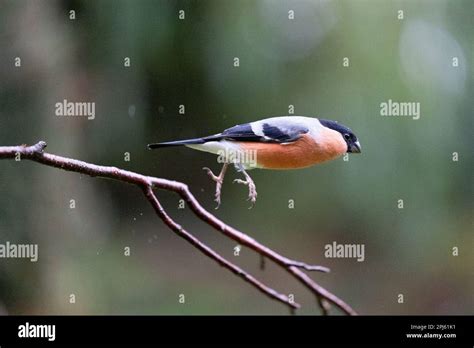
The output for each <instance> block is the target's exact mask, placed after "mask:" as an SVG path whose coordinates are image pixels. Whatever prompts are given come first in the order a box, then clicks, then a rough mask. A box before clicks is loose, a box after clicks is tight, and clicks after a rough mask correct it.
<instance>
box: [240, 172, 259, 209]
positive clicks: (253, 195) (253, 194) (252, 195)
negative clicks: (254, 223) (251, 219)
mask: <svg viewBox="0 0 474 348" xmlns="http://www.w3.org/2000/svg"><path fill="white" fill-rule="evenodd" d="M242 173H243V174H244V175H245V180H241V179H235V180H234V182H236V183H238V184H244V185H246V186H248V187H249V198H248V199H247V200H248V201H250V202H251V203H252V205H251V206H250V207H249V209H251V208H252V207H253V206H254V205H255V202H256V201H257V188H256V186H255V183H254V182H253V180H252V178H251V177H250V175H248V174H247V172H246V171H243V172H242Z"/></svg>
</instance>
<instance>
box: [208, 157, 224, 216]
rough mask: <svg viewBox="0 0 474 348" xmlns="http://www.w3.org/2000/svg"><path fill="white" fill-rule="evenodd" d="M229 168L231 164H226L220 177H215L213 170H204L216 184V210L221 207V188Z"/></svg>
mask: <svg viewBox="0 0 474 348" xmlns="http://www.w3.org/2000/svg"><path fill="white" fill-rule="evenodd" d="M228 166H229V163H224V165H223V166H222V169H221V172H220V173H219V175H218V176H215V175H214V173H213V172H212V170H210V169H209V168H207V167H204V168H202V169H203V170H205V171H206V172H207V175H209V176H210V178H211V179H212V180H213V181H215V183H216V194H215V197H216V198H215V199H214V200H215V201H216V202H217V207H216V209H218V208H219V206H220V205H221V188H222V184H223V182H224V176H225V172H226V170H227V167H228Z"/></svg>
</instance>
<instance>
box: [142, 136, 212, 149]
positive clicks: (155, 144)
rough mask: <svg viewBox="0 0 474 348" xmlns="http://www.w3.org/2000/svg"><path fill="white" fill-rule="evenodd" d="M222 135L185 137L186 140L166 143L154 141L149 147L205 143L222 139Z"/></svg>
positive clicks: (157, 147)
mask: <svg viewBox="0 0 474 348" xmlns="http://www.w3.org/2000/svg"><path fill="white" fill-rule="evenodd" d="M220 139H221V137H220V135H211V136H209V137H205V138H195V139H185V140H176V141H167V142H164V143H153V144H148V148H149V149H150V150H152V149H159V148H161V147H171V146H183V145H192V144H204V143H206V142H208V141H213V140H220Z"/></svg>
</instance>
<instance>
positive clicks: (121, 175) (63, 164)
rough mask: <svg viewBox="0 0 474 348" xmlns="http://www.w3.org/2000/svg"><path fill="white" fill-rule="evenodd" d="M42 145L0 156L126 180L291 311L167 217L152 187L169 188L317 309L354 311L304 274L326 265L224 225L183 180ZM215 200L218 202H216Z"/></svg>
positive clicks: (9, 149)
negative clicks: (290, 280)
mask: <svg viewBox="0 0 474 348" xmlns="http://www.w3.org/2000/svg"><path fill="white" fill-rule="evenodd" d="M45 148H46V142H44V141H39V142H38V143H36V144H34V145H31V146H27V145H20V146H0V159H13V158H15V157H16V156H18V154H20V157H21V159H28V160H31V161H34V162H38V163H41V164H43V165H46V166H50V167H55V168H60V169H64V170H67V171H71V172H76V173H81V174H86V175H89V176H93V177H102V178H109V179H114V180H118V181H122V182H126V183H129V184H133V185H135V186H138V187H139V188H141V189H142V191H143V193H144V195H145V197H146V199H147V200H148V201H149V202H150V204H151V206H152V207H153V209H154V211H155V212H156V214H157V215H158V217H159V218H160V219H161V220H162V221H163V222H164V223H165V224H166V225H167V226H168V227H169V228H170V229H171V230H172V231H174V232H175V233H176V234H177V235H178V236H180V237H181V238H183V239H185V240H186V241H188V242H189V243H190V244H192V245H193V246H194V247H195V248H197V249H198V250H200V251H201V252H202V253H203V254H205V255H206V256H208V257H210V258H211V259H213V260H214V261H216V262H217V263H218V264H219V265H220V266H222V267H224V268H227V269H228V270H229V271H231V272H232V273H234V274H235V275H236V276H238V277H240V278H242V279H243V280H244V281H246V282H247V283H249V284H250V285H252V286H253V287H255V288H256V289H258V290H259V291H260V292H262V293H263V294H264V295H266V296H267V297H269V298H271V299H274V300H276V301H279V302H281V303H283V304H284V305H286V306H287V307H288V308H289V309H290V310H291V311H292V313H293V312H294V311H295V310H296V309H298V308H300V307H301V305H300V304H299V303H296V302H294V301H292V300H290V299H289V297H288V296H287V295H285V294H282V293H280V292H278V291H276V290H275V289H273V288H271V287H269V286H268V285H266V284H264V283H263V282H261V281H260V280H258V279H257V278H256V277H254V276H252V275H251V274H249V273H248V272H247V271H245V270H243V269H242V268H240V267H239V266H237V265H235V264H234V263H232V262H230V261H229V260H227V259H226V258H224V257H223V256H221V255H220V254H218V253H217V252H216V251H214V250H213V249H212V248H210V247H209V246H208V245H206V244H204V243H203V242H202V241H200V240H199V239H198V238H196V237H195V236H194V235H193V234H191V233H190V232H189V231H187V230H186V229H185V228H183V227H182V226H181V225H179V224H178V223H177V222H176V221H174V220H173V218H171V217H170V216H169V215H168V213H167V212H166V210H165V209H164V208H163V206H162V205H161V203H160V201H159V200H158V198H157V196H156V194H155V192H154V189H155V188H156V189H162V190H167V191H173V192H175V193H177V194H178V195H180V196H181V197H182V198H183V199H184V200H185V201H186V202H187V203H188V206H189V207H190V209H191V210H192V211H193V213H194V214H195V215H196V216H197V217H198V218H199V219H201V220H202V221H204V222H205V223H207V224H208V225H209V226H211V227H213V228H214V229H215V230H217V231H219V232H220V233H222V234H224V235H225V236H227V237H228V238H230V239H232V240H234V241H236V242H238V243H239V244H240V245H244V246H247V247H248V248H250V249H252V250H253V251H255V252H256V253H258V254H259V255H260V257H261V258H262V259H269V260H271V261H273V262H274V263H276V264H277V265H279V266H280V267H281V268H283V269H284V270H286V271H287V272H288V273H289V274H290V275H292V276H293V277H294V278H295V279H296V280H297V281H299V282H300V283H302V284H303V285H304V286H305V287H306V288H307V289H308V290H309V291H311V292H312V293H313V294H314V295H315V296H316V299H317V303H318V305H319V307H320V309H321V312H322V314H325V315H327V314H329V310H330V307H331V305H332V306H334V307H337V308H338V309H339V310H340V311H342V312H343V313H346V314H349V315H355V314H357V313H356V312H355V311H354V310H353V309H352V308H351V307H350V306H349V305H348V304H347V303H345V302H344V301H343V300H341V299H340V298H339V297H337V296H336V295H334V294H333V293H331V292H330V291H328V290H326V289H325V288H323V287H322V286H320V285H319V284H318V283H316V282H315V281H314V280H313V279H312V278H311V277H309V276H308V274H306V273H305V272H304V271H308V272H312V271H316V272H323V273H327V272H329V269H328V268H326V267H323V266H318V265H310V264H307V263H304V262H300V261H296V260H292V259H289V258H287V257H285V256H283V255H281V254H279V253H277V252H275V251H273V250H272V249H270V248H269V247H267V246H265V245H263V244H261V243H259V242H257V241H256V240H255V239H253V238H251V237H250V236H248V235H246V234H245V233H243V232H241V231H239V230H237V229H235V228H233V227H231V226H229V225H227V224H226V223H224V222H223V221H221V220H220V219H218V218H217V217H216V216H214V215H213V214H211V213H210V212H208V211H207V210H206V209H204V207H203V206H202V205H201V204H200V203H199V202H198V201H197V199H196V198H195V197H194V195H193V194H192V193H191V191H190V190H189V188H188V186H187V185H186V184H184V183H181V182H177V181H172V180H167V179H163V178H156V177H151V176H146V175H142V174H139V173H135V172H131V171H128V170H123V169H119V168H116V167H109V166H100V165H96V164H92V163H87V162H83V161H79V160H76V159H72V158H66V157H62V156H57V155H53V154H50V153H46V152H44V149H45ZM218 203H219V202H218Z"/></svg>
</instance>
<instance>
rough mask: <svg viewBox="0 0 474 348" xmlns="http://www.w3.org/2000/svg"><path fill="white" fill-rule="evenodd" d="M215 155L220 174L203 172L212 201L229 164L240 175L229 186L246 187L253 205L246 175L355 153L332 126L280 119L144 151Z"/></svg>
mask: <svg viewBox="0 0 474 348" xmlns="http://www.w3.org/2000/svg"><path fill="white" fill-rule="evenodd" d="M182 145H184V146H186V147H189V148H191V149H195V150H199V151H205V152H210V153H213V154H216V155H218V156H219V157H218V162H220V163H223V166H222V169H221V171H220V173H219V175H215V174H214V173H213V172H212V171H211V170H210V169H209V168H206V167H205V168H203V169H204V170H206V171H207V173H208V175H209V176H210V177H211V179H212V180H213V181H215V183H216V193H215V201H216V202H217V207H216V209H217V208H218V207H219V205H220V203H221V188H222V184H223V182H224V176H225V173H226V170H227V167H228V165H229V164H234V166H235V168H236V170H237V171H238V172H241V173H242V174H243V175H244V178H245V180H241V179H236V180H234V182H237V183H240V184H244V185H247V186H248V190H249V198H248V199H249V200H250V201H251V203H252V205H253V204H254V203H255V201H256V199H257V190H256V187H255V183H254V181H253V180H252V178H251V177H250V176H249V174H248V173H247V170H250V169H254V168H260V169H298V168H305V167H309V166H312V165H315V164H318V163H321V162H325V161H329V160H332V159H335V158H337V157H339V156H341V155H343V154H345V153H348V152H349V153H360V152H361V146H360V143H359V140H358V139H357V137H356V135H355V134H354V133H353V132H352V130H350V129H349V128H347V127H346V126H344V125H342V124H340V123H338V122H337V121H330V120H323V119H318V118H313V117H305V116H281V117H271V118H266V119H263V120H259V121H255V122H250V123H244V124H240V125H236V126H234V127H231V128H228V129H226V130H224V131H223V132H221V133H217V134H214V135H209V136H206V137H202V138H194V139H186V140H177V141H169V142H164V143H154V144H149V145H148V148H149V149H157V148H162V147H170V146H182Z"/></svg>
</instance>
